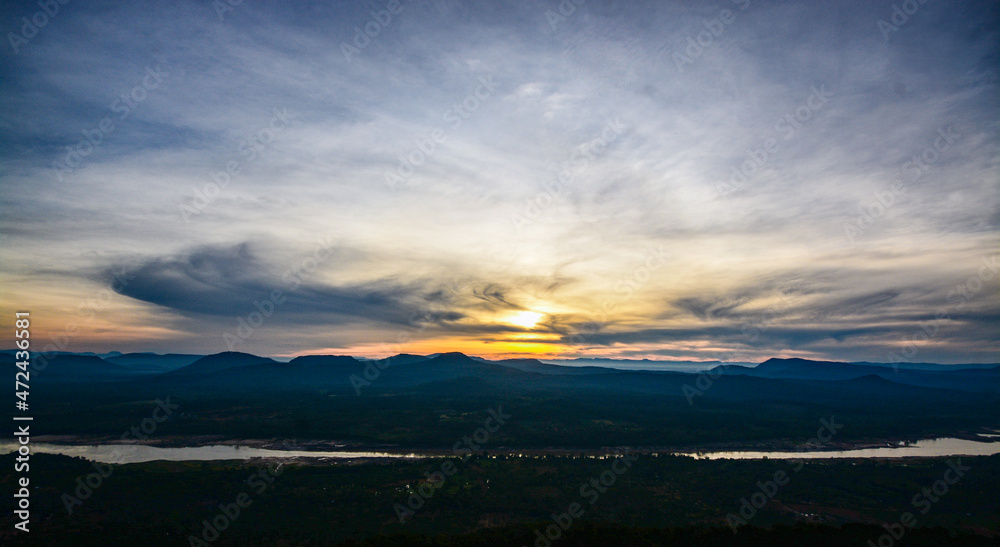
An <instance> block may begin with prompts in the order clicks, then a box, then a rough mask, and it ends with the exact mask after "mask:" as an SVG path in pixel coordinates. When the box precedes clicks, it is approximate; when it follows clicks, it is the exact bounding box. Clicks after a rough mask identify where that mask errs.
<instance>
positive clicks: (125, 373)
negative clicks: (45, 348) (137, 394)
mask: <svg viewBox="0 0 1000 547" xmlns="http://www.w3.org/2000/svg"><path fill="white" fill-rule="evenodd" d="M3 361H4V362H5V363H7V364H9V366H11V367H13V366H14V365H15V363H16V362H17V361H16V359H15V357H14V354H5V355H4V356H3ZM41 366H44V367H45V368H40V367H41ZM29 370H30V371H31V380H32V381H35V380H39V381H43V382H44V381H53V380H58V381H65V382H70V381H72V382H76V381H79V382H86V381H91V380H93V381H107V380H118V379H125V378H129V377H132V376H134V375H135V373H134V372H132V371H130V370H128V369H127V368H125V367H122V366H119V365H116V364H114V363H109V362H107V361H105V360H104V359H101V358H100V357H97V356H93V355H70V354H61V355H52V356H49V357H46V358H45V360H38V359H37V358H36V359H33V366H32V368H30V369H29Z"/></svg>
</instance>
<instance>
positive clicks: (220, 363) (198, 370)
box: [166, 351, 277, 375]
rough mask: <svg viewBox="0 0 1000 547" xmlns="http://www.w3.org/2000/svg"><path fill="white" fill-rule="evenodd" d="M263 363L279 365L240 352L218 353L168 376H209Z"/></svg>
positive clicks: (271, 360)
mask: <svg viewBox="0 0 1000 547" xmlns="http://www.w3.org/2000/svg"><path fill="white" fill-rule="evenodd" d="M263 363H277V361H275V360H273V359H268V358H267V357H257V356H256V355H251V354H249V353H240V352H238V351H226V352H223V353H216V354H215V355H208V356H206V357H202V358H201V359H198V360H197V361H195V362H193V363H191V364H190V365H187V366H184V367H181V368H179V369H176V370H173V371H170V372H168V373H166V374H170V375H188V374H209V373H213V372H219V371H222V370H226V369H230V368H236V367H245V366H250V365H259V364H263Z"/></svg>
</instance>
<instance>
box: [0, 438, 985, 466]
mask: <svg viewBox="0 0 1000 547" xmlns="http://www.w3.org/2000/svg"><path fill="white" fill-rule="evenodd" d="M983 437H987V435H984V436H983ZM30 447H31V451H32V453H44V454H63V455H65V456H76V457H81V458H85V459H88V460H91V461H97V462H101V463H114V464H122V463H143V462H151V461H209V460H248V459H251V458H282V459H284V458H335V459H346V458H395V459H414V458H422V457H430V456H427V455H418V454H413V453H398V452H351V451H339V450H338V451H306V450H271V449H265V448H251V447H248V446H234V445H219V444H216V445H208V446H189V447H179V448H161V447H157V446H147V445H141V444H98V445H79V444H52V443H32V444H31V445H30ZM17 449H18V445H17V443H13V442H9V441H3V442H0V454H7V453H10V452H14V451H16V450H17ZM494 453H495V452H494ZM659 453H660V454H663V452H659ZM672 453H673V454H677V455H683V456H691V457H694V458H698V459H709V460H717V459H724V458H729V459H737V460H752V459H763V458H770V459H792V458H799V459H830V458H913V457H948V456H990V455H993V454H1000V442H980V441H973V440H968V439H956V438H939V439H925V440H921V441H917V442H915V443H911V444H908V445H901V446H895V447H890V446H886V447H880V448H858V449H852V450H813V451H807V452H797V451H750V450H745V451H744V450H732V451H713V452H686V451H677V452H672ZM448 455H449V454H447V453H442V454H441V456H448ZM511 455H517V454H516V453H515V454H511ZM607 455H611V454H607ZM607 455H606V456H607Z"/></svg>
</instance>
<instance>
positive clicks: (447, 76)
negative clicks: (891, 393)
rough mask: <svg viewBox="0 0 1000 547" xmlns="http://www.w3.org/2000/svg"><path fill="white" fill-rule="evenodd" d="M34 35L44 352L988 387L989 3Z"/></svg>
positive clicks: (28, 72) (992, 293)
mask: <svg viewBox="0 0 1000 547" xmlns="http://www.w3.org/2000/svg"><path fill="white" fill-rule="evenodd" d="M47 6H48V5H47ZM56 7H58V10H56ZM44 9H48V12H45V11H44ZM44 9H43V7H42V6H41V4H37V3H33V2H3V9H2V10H0V12H2V13H3V16H2V17H0V30H3V31H4V33H5V34H6V39H5V43H4V44H3V53H2V56H0V101H2V110H0V287H2V288H0V315H2V318H0V327H2V330H3V332H7V333H11V332H12V331H13V324H14V314H15V312H18V311H28V312H30V317H31V337H32V338H31V339H32V341H33V346H32V347H33V349H35V350H36V351H43V350H46V351H47V350H62V351H74V352H86V351H95V352H108V351H112V350H115V351H123V352H124V351H153V352H159V353H166V352H173V353H203V354H204V353H216V352H220V351H227V350H233V351H244V352H248V353H254V354H258V355H269V356H286V357H287V356H292V355H302V354H321V353H333V354H350V355H357V356H369V357H377V356H386V355H391V354H395V353H400V352H407V353H420V354H429V353H436V352H441V351H463V352H466V353H469V354H473V355H481V356H484V357H505V356H514V355H522V354H531V355H535V356H540V357H546V358H556V357H564V358H572V357H606V358H632V359H640V358H648V359H661V360H716V359H718V360H725V361H762V360H764V359H767V358H770V357H803V358H811V359H826V360H845V361H877V362H886V361H893V360H901V361H912V362H941V363H965V362H969V363H971V362H1000V290H998V289H1000V271H998V263H997V260H998V254H1000V245H998V243H1000V213H998V205H1000V163H998V160H1000V146H998V144H1000V139H998V129H1000V117H998V112H1000V99H998V97H1000V93H998V75H997V69H998V66H1000V55H998V53H1000V35H998V29H1000V26H998V6H997V4H996V3H995V2H990V1H958V2H944V1H941V0H928V1H926V2H923V3H920V2H917V1H916V0H910V1H907V2H900V1H898V0H897V1H895V2H891V1H889V0H878V1H863V2H862V1H829V2H782V1H768V2H764V1H758V0H735V1H732V0H719V1H715V2H613V1H608V0H604V1H600V0H588V1H587V2H582V3H581V4H579V5H578V4H576V3H575V2H573V1H572V0H566V1H563V2H561V3H560V2H557V1H555V0H539V1H532V2H503V1H482V2H458V1H452V0H426V1H418V0H413V1H409V2H397V1H388V0H386V1H382V0H372V1H355V2H294V1H292V2H262V1H253V0H247V1H242V2H239V1H237V0H221V1H209V0H203V1H198V2H186V1H183V0H180V1H177V2H169V3H163V2H141V1H140V2H128V3H119V2H85V1H75V0H74V1H70V2H68V3H66V4H60V3H58V2H53V4H52V5H51V6H48V8H44ZM53 12H54V13H53ZM0 347H13V338H10V342H9V343H0Z"/></svg>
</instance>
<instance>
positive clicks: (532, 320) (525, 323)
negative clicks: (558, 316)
mask: <svg viewBox="0 0 1000 547" xmlns="http://www.w3.org/2000/svg"><path fill="white" fill-rule="evenodd" d="M542 317H545V314H543V313H537V312H533V311H519V312H517V313H514V314H511V315H509V316H507V317H506V319H505V321H506V322H507V323H511V324H514V325H517V326H519V327H524V328H526V329H530V328H532V327H534V326H535V325H537V324H538V321H539V320H541V318H542Z"/></svg>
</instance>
